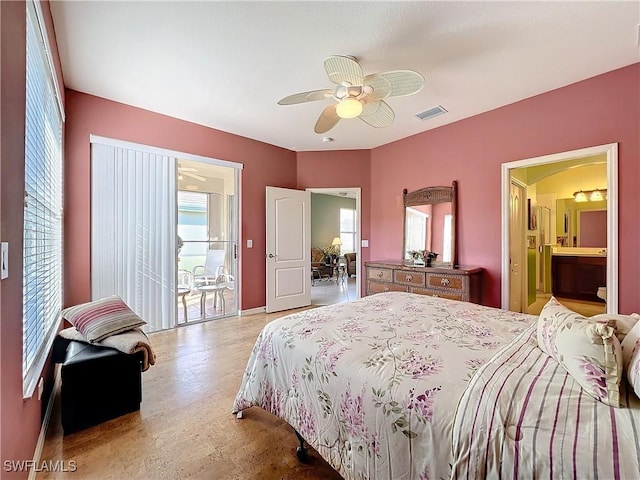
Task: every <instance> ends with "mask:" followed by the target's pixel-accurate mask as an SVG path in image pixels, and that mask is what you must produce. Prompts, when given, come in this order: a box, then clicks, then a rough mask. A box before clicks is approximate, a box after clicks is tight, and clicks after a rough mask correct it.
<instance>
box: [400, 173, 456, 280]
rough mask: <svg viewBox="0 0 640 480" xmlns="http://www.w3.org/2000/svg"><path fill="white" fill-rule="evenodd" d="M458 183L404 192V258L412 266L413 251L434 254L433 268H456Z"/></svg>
mask: <svg viewBox="0 0 640 480" xmlns="http://www.w3.org/2000/svg"><path fill="white" fill-rule="evenodd" d="M457 191H458V186H457V182H456V181H455V180H454V181H453V182H452V183H451V186H450V187H426V188H422V189H420V190H416V191H414V192H407V190H406V189H405V190H404V191H403V198H404V227H403V242H402V245H403V249H402V259H403V260H404V261H405V262H407V263H413V261H414V259H413V257H412V255H411V254H410V253H409V252H411V251H423V250H428V251H429V252H435V253H437V254H438V256H437V257H436V258H435V259H434V260H432V261H431V265H430V266H432V267H439V268H455V266H456V265H457V264H458V261H457V256H456V206H457Z"/></svg>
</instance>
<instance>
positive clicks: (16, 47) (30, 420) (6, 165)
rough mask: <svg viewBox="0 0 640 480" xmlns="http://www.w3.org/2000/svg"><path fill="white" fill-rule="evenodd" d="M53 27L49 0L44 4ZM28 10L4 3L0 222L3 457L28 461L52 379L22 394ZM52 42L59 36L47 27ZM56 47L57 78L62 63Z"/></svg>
mask: <svg viewBox="0 0 640 480" xmlns="http://www.w3.org/2000/svg"><path fill="white" fill-rule="evenodd" d="M42 7H43V8H42V9H43V13H44V14H45V20H46V24H47V25H48V26H49V27H50V26H51V16H50V11H49V4H48V3H43V5H42ZM25 14H26V10H25V3H24V2H0V35H1V39H0V44H1V46H2V55H1V56H0V61H1V65H0V74H1V77H0V84H1V85H2V90H1V94H0V105H1V107H2V108H1V110H2V114H1V115H2V118H1V121H0V136H1V142H2V143H1V145H2V147H1V149H0V172H1V175H0V192H1V200H0V225H1V227H0V228H1V232H0V235H1V237H2V241H6V242H9V247H10V248H9V277H8V278H6V279H4V280H2V282H0V298H1V300H2V301H1V307H0V364H1V365H2V369H1V370H0V375H1V379H0V382H1V386H0V392H1V394H0V404H1V405H2V407H1V408H0V411H1V414H0V415H1V419H0V422H1V424H2V433H1V439H0V442H1V456H2V466H0V468H3V466H4V461H5V460H30V459H32V458H33V454H34V452H35V446H36V442H37V440H38V435H39V433H40V425H41V421H42V410H43V408H44V407H45V405H46V402H47V401H48V392H49V391H50V389H51V386H52V384H53V368H52V365H51V364H50V363H49V364H47V365H46V366H45V369H44V371H43V377H44V378H45V395H44V396H43V397H42V401H40V400H38V399H37V397H35V398H31V399H27V400H23V398H22V273H21V272H22V267H21V266H22V236H23V231H22V225H23V209H24V204H23V202H24V158H25V152H24V135H25V82H26V66H25V62H26V59H25V56H26V45H25V36H26V17H25ZM49 37H50V40H51V44H52V46H53V48H54V50H56V43H55V38H54V36H53V33H52V30H51V29H49ZM57 58H58V57H57V51H56V52H54V63H55V65H56V68H57V74H58V78H59V79H61V76H60V72H61V69H60V66H59V63H58V61H57ZM27 476H28V472H15V473H7V472H5V471H4V469H3V470H2V478H27Z"/></svg>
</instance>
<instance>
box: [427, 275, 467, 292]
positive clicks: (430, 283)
mask: <svg viewBox="0 0 640 480" xmlns="http://www.w3.org/2000/svg"><path fill="white" fill-rule="evenodd" d="M427 287H434V288H445V289H447V290H464V288H465V286H464V277H461V276H453V275H438V274H429V275H428V276H427Z"/></svg>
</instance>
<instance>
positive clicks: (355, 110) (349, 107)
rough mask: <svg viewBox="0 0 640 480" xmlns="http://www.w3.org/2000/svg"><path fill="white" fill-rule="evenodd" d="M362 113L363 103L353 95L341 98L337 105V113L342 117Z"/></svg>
mask: <svg viewBox="0 0 640 480" xmlns="http://www.w3.org/2000/svg"><path fill="white" fill-rule="evenodd" d="M361 113H362V103H360V100H358V99H357V98H353V97H347V98H343V99H342V100H340V103H338V105H337V106H336V114H337V115H338V116H339V117H340V118H355V117H357V116H358V115H360V114H361Z"/></svg>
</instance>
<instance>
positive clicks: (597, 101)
mask: <svg viewBox="0 0 640 480" xmlns="http://www.w3.org/2000/svg"><path fill="white" fill-rule="evenodd" d="M638 85H640V64H635V65H631V66H629V67H626V68H622V69H619V70H615V71H613V72H609V73H606V74H604V75H600V76H597V77H594V78H591V79H588V80H585V81H582V82H579V83H576V84H573V85H569V86H567V87H563V88H560V89H557V90H553V91H551V92H548V93H544V94H542V95H538V96H535V97H532V98H529V99H526V100H522V101H520V102H517V103H514V104H511V105H508V106H505V107H502V108H499V109H496V110H493V111H490V112H487V113H483V114H481V115H477V116H475V117H471V118H468V119H466V120H462V121H459V122H456V123H453V124H450V125H446V126H443V127H440V128H436V129H434V130H430V131H427V132H424V133H422V134H418V135H414V136H412V137H409V138H406V139H403V140H400V141H397V142H395V143H391V144H388V145H384V146H382V147H378V148H376V149H374V150H372V152H371V190H372V191H375V192H376V193H375V195H372V196H371V232H372V238H371V249H370V255H371V258H388V257H397V256H398V253H397V252H399V251H400V248H401V242H402V189H403V188H407V189H408V190H409V191H411V190H416V189H418V188H422V187H425V186H429V185H449V184H450V183H451V181H452V180H457V181H458V222H457V223H458V260H459V263H460V264H463V265H478V266H482V267H484V268H485V269H486V272H485V275H484V278H483V281H484V285H483V286H484V289H483V297H482V302H483V303H484V304H486V305H491V306H499V305H500V278H501V271H500V258H501V251H500V248H501V247H500V245H501V224H500V221H501V220H500V218H501V213H500V209H501V207H500V205H501V203H500V202H501V192H500V187H501V186H500V176H501V165H502V164H503V163H505V162H511V161H514V160H519V159H525V158H531V157H536V156H541V155H547V154H552V153H557V152H564V151H568V150H575V149H579V148H584V147H590V146H594V145H603V144H608V143H614V142H618V144H619V151H618V153H619V163H618V176H619V179H618V183H619V202H618V204H619V258H620V262H619V275H620V278H619V286H620V299H619V300H620V301H619V310H620V311H621V312H632V311H636V312H639V311H640V297H639V296H638V292H639V291H640V275H638V271H640V248H639V245H640V222H639V220H638V213H637V212H638V211H640V196H638V194H637V190H638V185H640V108H639V106H640V88H638Z"/></svg>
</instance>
